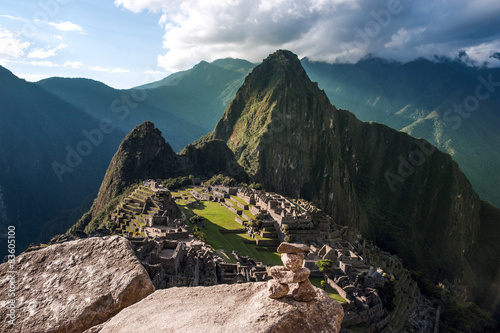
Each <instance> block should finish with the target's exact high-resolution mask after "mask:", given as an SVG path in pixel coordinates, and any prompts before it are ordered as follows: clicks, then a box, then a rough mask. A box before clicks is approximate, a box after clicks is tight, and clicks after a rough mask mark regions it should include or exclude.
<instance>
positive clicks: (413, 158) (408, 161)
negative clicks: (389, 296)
mask: <svg viewBox="0 0 500 333" xmlns="http://www.w3.org/2000/svg"><path fill="white" fill-rule="evenodd" d="M210 139H222V140H224V141H226V142H227V144H228V146H229V147H230V148H231V149H232V150H233V152H234V153H235V156H236V159H237V160H238V162H239V163H240V164H241V165H242V166H243V167H244V168H245V170H246V171H247V172H248V174H249V176H250V177H252V178H253V180H254V181H257V182H261V183H263V184H264V186H265V187H266V189H268V190H272V191H277V192H279V193H283V194H285V195H288V196H292V197H302V198H305V199H307V200H310V201H312V202H313V203H314V204H315V205H318V206H319V207H322V208H323V209H325V210H326V211H327V212H328V213H329V214H331V215H332V216H333V217H334V218H335V219H336V220H337V222H339V223H341V224H344V225H349V226H352V227H356V228H358V229H359V230H360V231H361V232H362V233H363V234H364V235H365V236H367V237H369V238H371V239H374V240H375V241H376V242H377V243H378V244H379V245H380V246H381V247H382V248H383V249H385V250H388V251H392V252H394V253H396V254H398V255H399V256H401V257H402V258H403V259H404V261H405V262H406V264H408V265H409V266H410V267H412V268H415V269H419V270H422V271H424V272H426V273H427V274H428V276H431V277H434V278H435V279H443V278H449V279H453V278H456V277H463V278H465V279H466V280H467V281H468V282H469V283H470V284H471V285H474V283H472V281H476V278H477V277H479V276H481V278H480V280H482V279H483V277H484V276H483V273H484V274H486V276H487V277H484V278H485V279H484V281H490V282H491V281H492V280H493V279H494V275H493V274H492V273H491V271H490V272H478V271H477V270H476V271H475V272H473V269H472V268H474V267H472V268H471V266H474V263H473V258H472V256H471V255H470V253H471V250H472V248H473V245H474V242H475V240H476V237H477V235H478V232H479V230H480V229H481V219H480V214H481V209H482V207H483V203H482V201H481V200H480V198H479V196H478V195H477V194H476V193H475V192H474V191H473V189H472V187H471V185H470V183H469V182H468V180H467V179H466V177H465V176H464V174H463V173H462V172H461V171H460V170H459V168H458V166H457V164H456V163H455V162H453V161H452V159H451V158H450V156H449V155H447V154H444V153H442V152H440V151H438V150H437V149H435V148H434V147H433V146H431V145H430V144H429V143H427V142H426V141H425V140H423V139H415V138H412V137H410V136H409V135H407V134H405V133H401V132H397V131H395V130H392V129H390V128H389V127H387V126H384V125H379V124H375V123H364V122H361V121H359V120H358V119H357V118H356V117H354V116H353V115H352V114H351V113H350V112H349V111H345V110H338V109H336V108H335V106H333V105H331V104H330V101H329V100H328V98H327V96H326V95H325V93H324V92H323V91H322V90H320V89H319V88H318V86H317V84H316V83H313V82H311V81H310V80H309V78H308V77H307V75H306V73H305V71H304V70H303V68H302V66H301V64H300V62H299V60H298V58H297V57H296V56H295V55H294V54H293V53H291V52H289V51H281V50H280V51H277V52H276V53H274V54H272V55H270V56H269V57H268V58H267V59H265V60H264V62H263V63H262V64H261V65H259V66H257V67H256V68H254V70H253V72H252V73H251V74H250V75H249V76H248V77H247V78H246V80H245V83H244V84H243V86H242V87H241V88H240V90H239V91H238V93H237V94H236V96H235V99H234V100H233V101H232V102H231V103H230V105H229V106H228V108H227V109H226V111H225V113H224V115H223V117H222V118H221V120H220V121H219V123H218V124H217V126H216V128H215V130H214V132H213V133H211V134H209V135H208V136H207V137H206V138H204V140H210ZM483 224H484V223H483ZM476 253H477V252H476ZM492 271H496V269H494V270H492ZM476 290H478V289H476Z"/></svg>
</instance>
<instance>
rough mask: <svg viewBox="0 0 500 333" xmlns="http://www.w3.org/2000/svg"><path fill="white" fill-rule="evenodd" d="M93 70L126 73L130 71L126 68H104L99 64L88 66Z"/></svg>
mask: <svg viewBox="0 0 500 333" xmlns="http://www.w3.org/2000/svg"><path fill="white" fill-rule="evenodd" d="M89 68H90V69H91V70H93V71H97V72H106V73H128V72H130V71H129V70H128V69H123V68H119V67H118V68H105V67H101V66H90V67H89Z"/></svg>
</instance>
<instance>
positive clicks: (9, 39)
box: [0, 26, 30, 59]
mask: <svg viewBox="0 0 500 333" xmlns="http://www.w3.org/2000/svg"><path fill="white" fill-rule="evenodd" d="M29 46H30V43H29V42H22V41H21V40H20V39H18V38H17V37H16V36H15V35H14V33H12V32H11V31H9V30H7V29H4V28H2V27H1V26H0V59H9V58H14V59H15V58H18V57H21V56H22V55H23V54H24V50H25V49H26V48H28V47H29Z"/></svg>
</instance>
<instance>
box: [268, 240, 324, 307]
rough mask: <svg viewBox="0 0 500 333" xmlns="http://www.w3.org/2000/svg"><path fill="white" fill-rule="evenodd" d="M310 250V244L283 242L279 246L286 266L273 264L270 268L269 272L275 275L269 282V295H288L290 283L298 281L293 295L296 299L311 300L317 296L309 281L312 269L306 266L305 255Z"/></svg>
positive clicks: (278, 296) (273, 296)
mask: <svg viewBox="0 0 500 333" xmlns="http://www.w3.org/2000/svg"><path fill="white" fill-rule="evenodd" d="M309 251H310V249H309V246H307V245H304V244H292V243H287V242H283V243H281V244H280V246H278V252H279V253H281V261H282V262H283V265H284V266H273V267H271V268H269V269H268V274H269V275H271V276H272V277H273V279H272V280H269V281H268V283H267V287H268V290H269V297H271V298H282V297H284V296H286V295H287V294H288V292H289V291H290V287H289V286H288V284H290V283H298V286H297V287H296V288H295V289H294V290H293V291H292V296H293V298H294V299H295V300H296V301H301V302H310V301H312V300H313V299H314V298H315V297H316V290H315V289H314V287H313V285H312V284H311V282H310V281H309V274H311V271H310V270H309V269H308V268H307V267H304V257H305V254H306V253H307V252H309Z"/></svg>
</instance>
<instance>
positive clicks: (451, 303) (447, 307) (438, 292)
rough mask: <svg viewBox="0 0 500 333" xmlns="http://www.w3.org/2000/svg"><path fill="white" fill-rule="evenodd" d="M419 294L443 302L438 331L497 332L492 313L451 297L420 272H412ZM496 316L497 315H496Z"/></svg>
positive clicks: (499, 327)
mask: <svg viewBox="0 0 500 333" xmlns="http://www.w3.org/2000/svg"><path fill="white" fill-rule="evenodd" d="M412 278H413V279H414V280H415V281H417V283H418V287H419V289H420V291H421V293H422V294H423V295H424V296H425V297H427V298H428V299H430V300H431V301H433V300H439V301H440V302H442V301H443V300H444V301H445V302H444V303H443V304H444V311H443V312H442V314H441V317H440V322H439V331H440V332H445V333H462V332H463V333H474V332H491V333H493V332H499V331H500V321H498V319H499V318H498V317H497V318H495V317H494V316H493V314H492V313H490V312H488V311H485V310H483V309H481V308H480V307H479V306H477V305H476V304H474V303H472V302H463V301H462V300H460V299H458V298H456V297H453V295H452V294H451V293H450V292H449V291H448V290H446V289H443V288H441V287H439V286H436V285H435V284H433V283H432V282H431V281H430V280H429V279H427V278H426V277H425V276H424V275H423V274H422V273H420V272H415V271H413V272H412ZM497 316H498V315H497Z"/></svg>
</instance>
